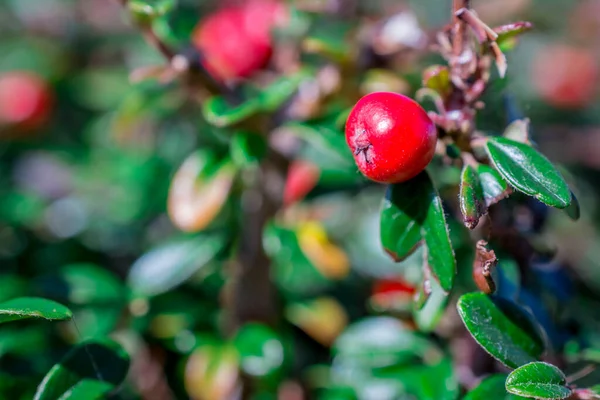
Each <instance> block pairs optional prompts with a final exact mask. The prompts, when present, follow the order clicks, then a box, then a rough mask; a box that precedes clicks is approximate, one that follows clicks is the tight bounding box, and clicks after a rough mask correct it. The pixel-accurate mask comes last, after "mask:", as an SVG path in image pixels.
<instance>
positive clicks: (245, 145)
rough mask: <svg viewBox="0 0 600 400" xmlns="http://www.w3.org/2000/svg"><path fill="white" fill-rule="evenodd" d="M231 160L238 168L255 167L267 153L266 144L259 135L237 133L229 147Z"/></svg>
mask: <svg viewBox="0 0 600 400" xmlns="http://www.w3.org/2000/svg"><path fill="white" fill-rule="evenodd" d="M229 146H230V147H229V152H230V154H231V160H232V161H233V162H234V163H235V164H236V165H238V166H241V167H243V166H248V165H257V164H258V163H259V162H260V161H261V160H262V159H263V157H264V156H265V154H266V153H267V142H266V140H265V138H264V137H263V136H261V135H259V134H255V133H248V132H238V133H236V134H235V135H233V137H232V138H231V143H230V145H229Z"/></svg>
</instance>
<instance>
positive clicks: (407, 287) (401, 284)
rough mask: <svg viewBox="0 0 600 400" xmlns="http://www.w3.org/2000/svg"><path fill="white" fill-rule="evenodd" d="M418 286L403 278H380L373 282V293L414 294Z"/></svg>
mask: <svg viewBox="0 0 600 400" xmlns="http://www.w3.org/2000/svg"><path fill="white" fill-rule="evenodd" d="M416 291H417V290H416V288H415V287H414V286H413V285H411V284H409V283H408V282H406V281H405V280H404V279H402V278H397V279H380V280H378V281H376V282H375V283H374V284H373V295H374V296H377V295H408V296H411V297H412V296H413V295H414V294H415V292H416Z"/></svg>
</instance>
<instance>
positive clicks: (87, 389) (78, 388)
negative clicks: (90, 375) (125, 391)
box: [58, 379, 114, 400]
mask: <svg viewBox="0 0 600 400" xmlns="http://www.w3.org/2000/svg"><path fill="white" fill-rule="evenodd" d="M113 389H114V386H113V385H111V384H110V383H107V382H102V381H97V380H93V379H83V380H82V381H81V382H79V383H77V384H76V385H75V386H73V387H72V388H71V389H69V390H67V391H66V392H64V393H63V395H62V396H60V397H59V398H58V400H90V399H103V398H104V397H105V396H106V395H107V394H108V393H110V392H111V391H112V390H113Z"/></svg>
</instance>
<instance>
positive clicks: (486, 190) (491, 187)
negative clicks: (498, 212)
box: [477, 164, 508, 207]
mask: <svg viewBox="0 0 600 400" xmlns="http://www.w3.org/2000/svg"><path fill="white" fill-rule="evenodd" d="M477 176H478V178H479V183H480V185H481V189H482V190H483V197H484V199H485V204H486V206H488V207H489V206H491V205H492V204H495V203H497V202H498V201H500V200H502V199H503V198H505V197H506V196H508V185H507V184H506V181H505V180H504V179H502V176H500V174H499V173H498V171H496V170H495V169H494V168H492V167H490V166H488V165H484V164H479V165H478V166H477Z"/></svg>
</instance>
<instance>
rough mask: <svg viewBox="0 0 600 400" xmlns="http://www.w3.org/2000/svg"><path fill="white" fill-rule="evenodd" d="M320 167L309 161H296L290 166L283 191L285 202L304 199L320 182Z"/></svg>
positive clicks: (289, 202) (285, 203)
mask: <svg viewBox="0 0 600 400" xmlns="http://www.w3.org/2000/svg"><path fill="white" fill-rule="evenodd" d="M320 175H321V171H320V170H319V167H317V166H316V165H314V164H312V163H310V162H308V161H302V160H300V161H294V162H293V163H292V164H291V165H290V168H289V171H288V175H287V179H286V182H285V190H284V193H283V204H284V205H286V206H289V205H290V204H293V203H295V202H297V201H300V200H302V199H303V198H304V197H305V196H306V195H307V194H308V193H309V192H310V191H311V190H312V189H313V188H314V187H315V186H317V183H318V182H319V177H320Z"/></svg>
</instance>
